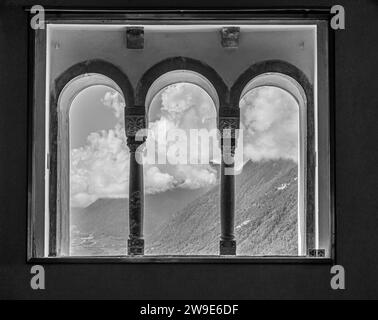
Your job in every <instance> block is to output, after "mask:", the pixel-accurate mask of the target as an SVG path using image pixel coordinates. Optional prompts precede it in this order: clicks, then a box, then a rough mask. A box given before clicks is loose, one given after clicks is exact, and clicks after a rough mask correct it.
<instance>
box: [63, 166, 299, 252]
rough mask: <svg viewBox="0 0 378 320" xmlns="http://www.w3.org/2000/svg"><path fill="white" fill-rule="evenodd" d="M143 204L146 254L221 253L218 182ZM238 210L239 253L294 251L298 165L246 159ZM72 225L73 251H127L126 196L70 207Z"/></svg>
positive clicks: (238, 179) (238, 189)
mask: <svg viewBox="0 0 378 320" xmlns="http://www.w3.org/2000/svg"><path fill="white" fill-rule="evenodd" d="M204 192H205V193H204ZM201 194H202V195H201ZM145 203H146V210H145V211H146V216H145V224H146V225H147V228H146V230H145V240H146V254H150V255H160V254H161V255H218V253H219V236H220V222H219V221H220V217H219V212H220V211H219V184H218V185H217V186H215V187H214V188H212V189H210V190H209V191H207V190H194V191H193V190H183V189H181V190H176V191H170V193H168V194H166V195H165V196H164V201H162V197H161V195H147V196H146V201H145ZM235 211H236V212H235V235H236V240H237V244H238V251H237V254H239V255H254V256H256V255H296V254H297V165H296V164H295V163H294V162H292V161H290V160H278V161H266V162H256V163H252V162H249V163H247V164H246V165H245V166H244V168H243V171H242V173H241V174H240V175H238V176H236V210H235ZM157 213H159V214H157ZM71 225H72V228H71V242H72V245H71V251H72V252H71V254H73V255H124V254H126V251H127V250H126V243H127V237H128V205H127V199H99V200H97V201H96V202H95V203H93V204H92V205H90V206H89V207H87V208H84V209H79V208H72V211H71Z"/></svg>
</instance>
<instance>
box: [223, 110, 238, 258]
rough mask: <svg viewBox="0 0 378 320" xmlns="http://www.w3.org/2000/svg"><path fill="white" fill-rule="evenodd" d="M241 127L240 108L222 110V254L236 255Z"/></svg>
mask: <svg viewBox="0 0 378 320" xmlns="http://www.w3.org/2000/svg"><path fill="white" fill-rule="evenodd" d="M238 128H239V108H237V109H236V108H235V109H231V108H227V109H223V110H220V116H219V130H220V132H221V151H222V163H221V181H220V183H221V188H220V190H221V194H220V214H221V237H220V255H236V241H235V235H234V220H235V175H234V156H235V147H236V129H238Z"/></svg>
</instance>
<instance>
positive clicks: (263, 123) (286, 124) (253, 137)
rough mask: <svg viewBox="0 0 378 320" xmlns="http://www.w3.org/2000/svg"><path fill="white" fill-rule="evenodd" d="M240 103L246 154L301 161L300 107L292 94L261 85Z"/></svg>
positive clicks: (257, 157) (256, 157) (260, 157)
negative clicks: (299, 140) (299, 148)
mask: <svg viewBox="0 0 378 320" xmlns="http://www.w3.org/2000/svg"><path fill="white" fill-rule="evenodd" d="M240 106H241V119H242V124H241V128H242V129H243V130H244V136H243V137H244V156H245V158H248V159H252V160H253V161H260V160H269V159H280V158H283V159H292V160H293V161H296V162H297V161H298V125H299V122H298V121H299V118H298V115H299V110H298V104H297V102H296V101H295V100H294V98H293V97H292V96H291V95H290V94H288V93H286V92H285V91H283V90H281V89H278V88H274V87H261V88H257V89H255V90H253V91H251V92H250V93H248V94H247V95H246V96H245V97H244V98H243V99H242V101H241V103H240Z"/></svg>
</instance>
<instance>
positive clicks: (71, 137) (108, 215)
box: [57, 73, 129, 256]
mask: <svg viewBox="0 0 378 320" xmlns="http://www.w3.org/2000/svg"><path fill="white" fill-rule="evenodd" d="M124 108H125V100H124V97H123V93H122V91H121V89H120V87H119V86H118V85H117V84H116V83H115V82H114V81H113V80H112V79H110V78H108V77H107V76H104V75H102V74H97V73H87V74H83V75H79V76H77V77H75V78H73V79H72V80H71V81H69V82H68V83H67V84H66V85H65V86H64V88H63V90H62V91H61V94H60V96H59V99H58V104H57V110H58V114H57V117H58V136H57V141H58V144H57V155H58V159H59V161H57V220H58V221H57V225H58V228H57V231H58V232H57V239H59V241H60V246H59V249H60V250H61V251H60V254H61V255H72V256H75V255H78V256H96V255H100V256H107V255H112V256H114V255H125V254H126V251H127V248H126V247H125V243H126V241H127V236H128V232H127V231H128V227H127V225H128V217H127V197H128V176H129V169H128V166H129V150H128V147H127V143H126V137H125V124H124Z"/></svg>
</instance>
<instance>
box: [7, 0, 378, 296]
mask: <svg viewBox="0 0 378 320" xmlns="http://www.w3.org/2000/svg"><path fill="white" fill-rule="evenodd" d="M133 3H134V2H130V5H132V4H133ZM33 4H35V3H34V2H33V1H28V0H13V1H5V3H2V4H1V5H0V97H1V99H0V200H1V202H0V203H1V206H0V299H3V298H17V299H21V298H27V299H41V298H49V299H56V298H124V299H164V298H165V299H177V298H186V299H232V298H238V299H253V298H259V299H263V298H284V299H290V298H301V299H306V298H323V299H327V298H328V299H343V298H376V297H377V296H378V286H377V285H376V283H377V282H378V272H377V265H378V254H377V252H378V248H377V244H378V232H377V230H378V219H377V209H378V206H377V200H376V199H377V196H376V190H378V177H377V174H376V171H377V170H376V163H377V162H378V152H377V147H376V136H375V135H374V132H376V125H377V121H376V119H377V116H378V114H377V113H378V111H377V110H378V109H377V105H378V101H377V100H378V97H377V94H376V81H375V80H374V79H376V74H377V70H376V67H375V62H376V52H377V49H378V48H377V41H376V39H377V36H378V35H377V30H378V20H377V14H378V5H377V3H376V1H375V0H360V1H356V0H340V1H338V4H341V5H343V6H344V7H345V9H346V13H347V16H346V30H344V31H337V32H335V65H334V69H335V70H334V75H335V88H334V99H333V101H332V105H333V108H334V110H335V119H334V124H335V130H334V133H335V137H334V140H335V141H334V142H335V150H334V151H335V163H334V165H335V182H336V193H335V199H336V200H335V206H336V217H337V228H336V249H337V250H336V258H337V260H336V262H337V263H338V264H341V265H343V266H344V267H345V269H346V281H347V282H346V286H347V290H345V291H333V290H332V289H331V287H330V284H329V283H330V277H331V276H330V267H331V266H330V265H309V264H302V265H295V264H285V265H277V264H268V263H266V264H228V265H222V264H150V265H149V264H143V265H139V264H91V265H89V264H51V265H45V270H46V290H38V291H33V290H32V289H31V288H30V278H31V274H30V268H31V265H29V264H27V263H26V253H27V247H26V244H27V205H28V203H27V201H28V200H27V199H28V197H27V196H28V195H27V190H28V188H27V187H28V185H27V184H28V180H27V164H28V143H27V141H28V138H29V136H28V113H29V112H30V110H29V107H30V106H29V104H28V74H30V71H31V70H29V69H28V28H29V24H28V20H27V14H26V13H25V11H24V10H23V7H24V6H27V5H28V6H31V5H33ZM39 4H41V5H44V6H45V7H48V6H49V5H53V6H64V7H76V6H78V5H77V2H75V1H73V0H69V1H63V0H57V1H47V0H45V1H39ZM136 4H137V5H138V6H139V7H148V6H151V7H156V4H155V3H154V2H153V1H151V0H140V1H138V2H137V3H135V5H136ZM333 4H334V2H333V1H330V0H309V1H306V7H311V6H314V7H319V6H326V7H330V6H331V5H333ZM176 5H177V4H176V2H173V1H165V2H162V3H160V8H164V7H166V8H167V7H172V6H176ZM180 5H181V7H180V8H190V7H191V6H193V1H191V0H184V1H182V2H181V3H180ZM202 5H204V6H207V7H210V6H213V8H215V6H214V5H212V4H211V2H206V0H205V1H203V2H202ZM80 6H81V7H88V8H90V7H103V6H104V3H103V2H102V1H99V0H96V1H93V0H92V1H89V0H85V1H84V0H83V1H81V2H80ZM106 6H107V7H109V8H110V7H125V5H124V2H122V1H120V0H107V1H106ZM217 6H218V7H219V8H221V7H229V8H230V7H234V8H242V7H245V8H248V7H250V6H251V2H250V1H249V0H235V1H233V2H231V3H230V1H227V0H219V1H218V2H217ZM271 6H273V7H287V6H290V7H303V1H301V0H256V1H254V2H253V7H255V8H256V7H257V8H258V7H260V8H266V7H271Z"/></svg>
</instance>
